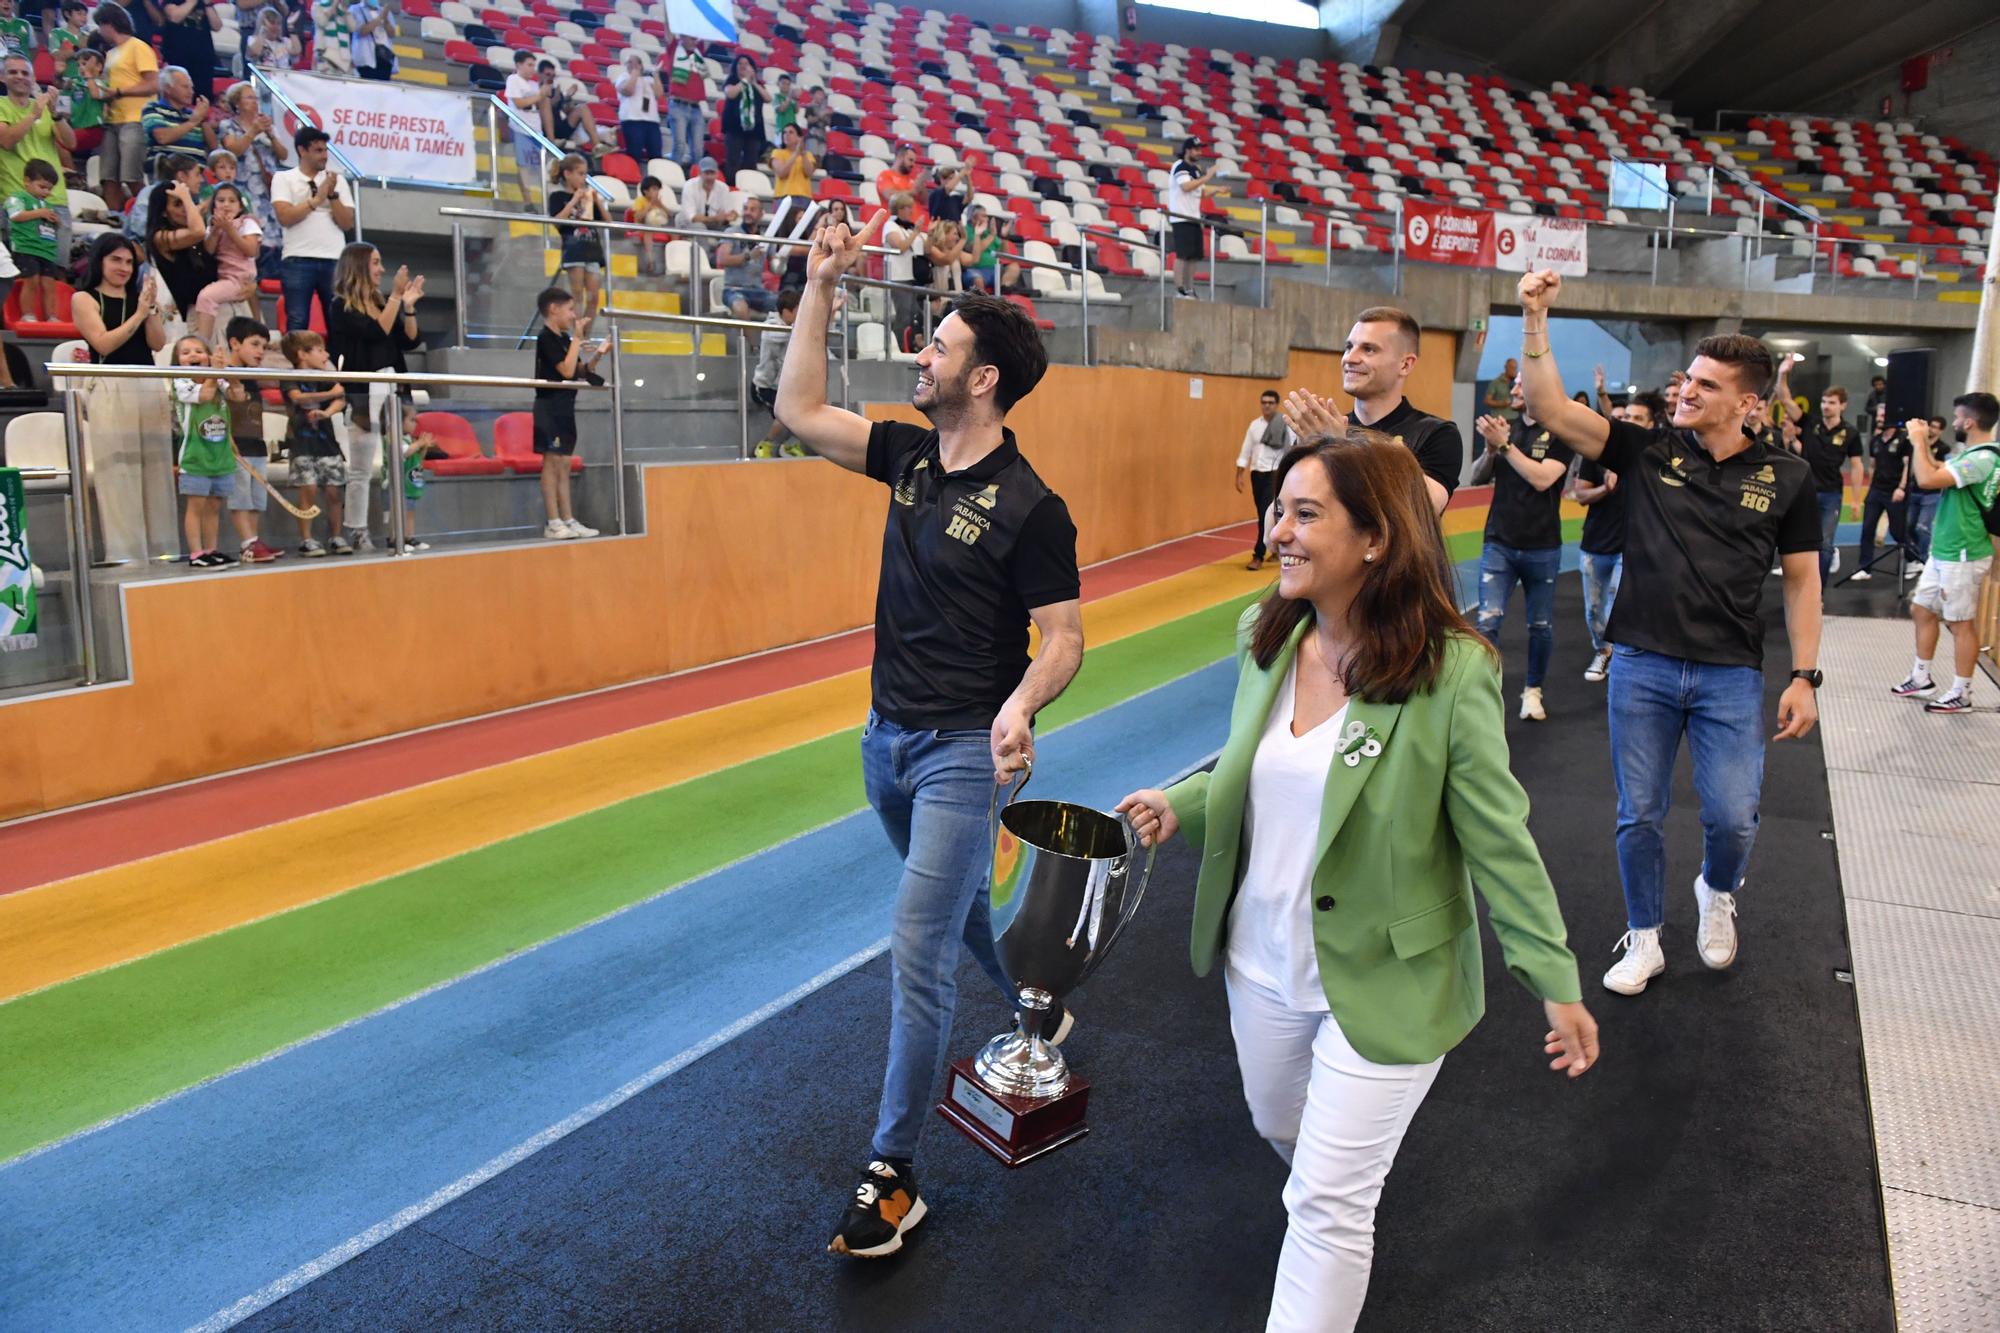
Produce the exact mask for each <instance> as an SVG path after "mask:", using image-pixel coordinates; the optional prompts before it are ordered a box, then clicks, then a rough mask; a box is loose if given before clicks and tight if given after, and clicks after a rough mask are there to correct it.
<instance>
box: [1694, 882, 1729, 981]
mask: <svg viewBox="0 0 2000 1333" xmlns="http://www.w3.org/2000/svg"><path fill="white" fill-rule="evenodd" d="M1694 900H1695V901H1696V902H1697V903H1700V904H1701V926H1700V928H1699V929H1698V930H1696V932H1695V947H1696V948H1698V949H1700V950H1701V961H1702V962H1704V963H1707V964H1708V965H1709V966H1710V967H1713V968H1724V967H1728V966H1729V965H1730V964H1731V963H1733V962H1735V961H1736V895H1735V894H1733V893H1717V892H1716V891H1715V890H1714V889H1711V888H1709V887H1708V881H1706V880H1704V879H1703V878H1702V877H1701V876H1700V875H1696V876H1695V877H1694Z"/></svg>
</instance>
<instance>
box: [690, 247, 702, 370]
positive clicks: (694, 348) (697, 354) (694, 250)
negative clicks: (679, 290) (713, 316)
mask: <svg viewBox="0 0 2000 1333" xmlns="http://www.w3.org/2000/svg"><path fill="white" fill-rule="evenodd" d="M701 268H702V263H701V243H700V242H699V241H689V242H688V313H689V314H690V315H699V314H700V313H701V279H700V278H699V277H698V276H697V275H698V274H699V273H700V272H701ZM688 354H689V355H690V356H692V357H693V358H694V359H695V360H696V361H697V362H699V361H700V360H701V329H700V328H699V327H697V328H696V329H695V330H694V332H693V333H691V334H689V335H688Z"/></svg>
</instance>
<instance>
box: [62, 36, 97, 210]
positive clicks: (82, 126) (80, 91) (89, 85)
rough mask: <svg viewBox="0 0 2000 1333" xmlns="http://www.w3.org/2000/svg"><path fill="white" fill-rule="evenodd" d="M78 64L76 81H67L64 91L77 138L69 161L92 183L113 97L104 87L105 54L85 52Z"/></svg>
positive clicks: (72, 126) (79, 173) (71, 128)
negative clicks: (91, 173)
mask: <svg viewBox="0 0 2000 1333" xmlns="http://www.w3.org/2000/svg"><path fill="white" fill-rule="evenodd" d="M75 64H76V77H75V78H73V79H69V80H66V81H65V82H64V84H63V90H62V91H63V96H65V97H67V98H69V123H70V132H71V133H72V134H73V135H75V137H76V144H75V146H74V147H73V148H71V149H70V150H69V158H70V164H71V166H72V167H73V168H74V169H75V171H76V173H77V175H79V176H82V177H85V178H86V179H88V175H89V169H90V159H91V158H93V157H95V156H97V154H98V152H99V150H101V149H102V148H103V147H104V104H105V100H106V98H107V97H108V96H109V92H108V90H107V89H106V88H105V86H104V52H102V51H97V50H84V51H81V52H79V53H78V54H77V57H76V61H75Z"/></svg>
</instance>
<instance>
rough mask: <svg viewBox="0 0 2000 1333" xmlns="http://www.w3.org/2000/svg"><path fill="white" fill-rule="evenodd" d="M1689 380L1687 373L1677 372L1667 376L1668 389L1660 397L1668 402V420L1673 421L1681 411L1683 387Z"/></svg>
mask: <svg viewBox="0 0 2000 1333" xmlns="http://www.w3.org/2000/svg"><path fill="white" fill-rule="evenodd" d="M1686 380H1687V372H1686V371H1683V370H1676V371H1675V372H1674V373H1673V374H1671V375H1669V376H1667V383H1666V387H1665V388H1663V389H1661V390H1660V397H1662V398H1663V399H1665V400H1666V404H1667V420H1668V421H1672V420H1673V419H1674V417H1675V416H1677V415H1679V413H1680V409H1681V385H1682V384H1683V383H1684V382H1685V381H1686Z"/></svg>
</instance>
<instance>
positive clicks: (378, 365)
mask: <svg viewBox="0 0 2000 1333" xmlns="http://www.w3.org/2000/svg"><path fill="white" fill-rule="evenodd" d="M333 290H334V298H333V307H332V309H331V310H329V311H328V313H327V319H326V330H327V337H326V345H327V351H328V352H329V353H330V354H331V355H332V357H333V359H334V362H335V363H336V364H337V365H339V366H340V368H341V369H342V370H347V371H355V370H364V371H365V370H393V371H397V372H401V371H404V370H406V369H407V366H406V365H405V363H404V361H403V353H404V352H406V351H408V350H409V349H411V348H413V347H415V346H417V345H418V343H419V342H420V341H421V339H420V338H419V337H418V336H417V301H418V300H419V299H420V298H421V297H422V296H423V294H424V280H423V277H422V276H421V275H419V276H417V277H411V276H410V271H409V268H408V267H407V266H405V267H400V268H398V269H397V270H396V276H395V279H394V280H393V281H392V282H391V283H390V285H389V294H388V295H387V296H386V297H385V296H384V295H383V294H382V255H381V252H380V251H378V250H376V248H375V247H374V246H372V245H370V244H368V243H367V242H366V241H356V242H355V243H354V244H352V245H350V246H348V247H347V248H346V249H344V250H342V251H341V252H340V260H339V262H338V263H337V264H336V265H335V266H334V273H333ZM394 392H395V389H394V388H393V386H391V385H387V384H381V383H368V382H366V381H354V382H351V383H349V384H348V385H347V402H348V409H347V446H348V451H347V469H348V472H347V506H346V509H347V513H346V525H347V536H348V540H349V541H350V542H351V543H352V544H353V546H354V549H355V550H357V551H366V550H370V549H372V548H373V546H374V542H372V541H371V540H370V539H369V536H368V488H369V485H370V483H372V482H373V481H374V478H375V468H376V465H377V464H378V463H380V462H381V460H382V435H383V432H384V431H385V430H386V429H387V428H388V417H389V397H390V395H391V394H392V393H394Z"/></svg>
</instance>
